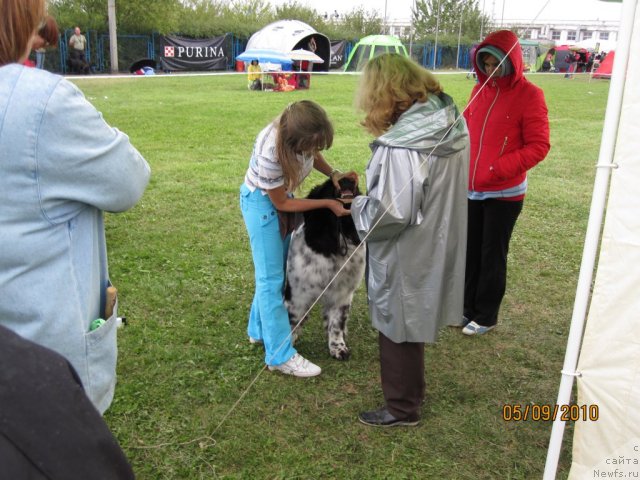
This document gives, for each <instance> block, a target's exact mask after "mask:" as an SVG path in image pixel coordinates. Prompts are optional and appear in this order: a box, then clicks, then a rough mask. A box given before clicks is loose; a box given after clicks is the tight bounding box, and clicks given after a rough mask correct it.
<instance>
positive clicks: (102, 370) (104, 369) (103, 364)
mask: <svg viewBox="0 0 640 480" xmlns="http://www.w3.org/2000/svg"><path fill="white" fill-rule="evenodd" d="M117 316H118V302H117V300H116V305H115V307H114V309H113V314H112V315H111V316H110V317H109V318H108V319H107V321H106V322H105V323H104V324H102V325H101V326H100V327H99V328H97V329H95V330H92V331H90V332H87V333H86V334H85V345H86V349H87V370H88V376H89V384H88V385H84V388H85V390H86V392H87V395H88V396H89V398H90V399H91V401H92V402H93V404H94V405H96V407H97V408H98V410H99V411H100V412H101V413H102V412H103V411H104V410H106V409H107V407H108V406H109V404H110V403H111V400H112V399H113V392H114V390H115V385H116V363H117V357H118V349H117V344H116V341H117V340H116V330H117V326H116V318H117Z"/></svg>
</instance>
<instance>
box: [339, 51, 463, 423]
mask: <svg viewBox="0 0 640 480" xmlns="http://www.w3.org/2000/svg"><path fill="white" fill-rule="evenodd" d="M357 104H358V106H359V107H360V109H362V110H363V111H364V113H365V118H364V121H363V122H362V123H363V125H364V127H365V128H366V129H367V130H368V131H369V132H370V133H372V134H374V135H378V138H376V139H375V140H374V141H373V144H372V156H371V160H370V161H369V164H368V166H367V171H366V175H367V194H366V195H363V196H358V197H356V198H355V199H354V200H353V203H352V205H351V215H352V217H353V220H354V222H355V225H356V229H357V230H358V234H359V235H360V238H361V239H364V238H365V237H366V236H367V235H368V237H367V251H368V255H369V262H368V267H369V269H368V274H367V287H368V288H367V292H368V298H369V312H370V315H371V322H372V324H373V327H374V328H375V329H377V330H378V331H379V335H378V338H379V346H380V376H381V381H382V392H383V394H384V399H385V405H384V406H382V407H381V408H379V409H378V410H373V411H368V412H362V413H361V414H360V416H359V419H360V421H361V422H362V423H365V424H367V425H372V426H395V425H416V424H417V423H418V421H419V419H420V407H421V405H422V402H423V400H424V396H425V379H424V344H425V343H427V342H428V343H432V342H435V341H436V340H437V336H438V330H439V328H440V327H442V326H444V325H451V324H455V323H459V322H460V315H461V314H462V296H463V290H464V249H465V245H466V243H465V239H466V226H467V224H466V222H467V204H466V186H467V174H468V171H469V138H468V135H467V130H466V128H465V125H464V122H463V121H462V119H460V120H458V117H459V114H458V110H457V108H456V106H455V105H454V103H453V100H452V99H451V97H449V96H448V95H446V94H445V93H444V92H443V90H442V86H441V85H440V83H439V82H438V80H437V79H436V78H435V77H434V76H433V75H432V74H431V73H430V72H428V71H427V70H425V69H424V68H422V67H420V66H419V65H418V64H416V63H415V62H413V61H412V60H410V59H408V58H405V57H404V56H402V55H398V54H384V55H380V56H378V57H375V58H373V59H371V60H369V62H368V63H367V64H366V66H365V68H364V71H363V75H362V83H361V86H360V89H359V92H358V97H357ZM456 120H458V121H457V122H456Z"/></svg>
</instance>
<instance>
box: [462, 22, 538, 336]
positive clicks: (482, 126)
mask: <svg viewBox="0 0 640 480" xmlns="http://www.w3.org/2000/svg"><path fill="white" fill-rule="evenodd" d="M473 64H474V70H475V72H476V75H477V77H478V83H477V84H476V85H475V87H474V88H473V91H472V92H471V97H470V99H469V106H468V107H467V109H466V110H465V112H464V117H465V119H466V121H467V126H468V128H469V136H470V141H471V159H470V164H469V192H468V232H467V260H466V270H465V292H464V318H463V322H464V324H465V325H464V328H463V329H462V333H464V334H466V335H482V334H484V333H486V332H488V331H490V330H491V329H493V328H494V327H495V326H496V324H497V322H498V311H499V309H500V304H501V303H502V298H503V297H504V293H505V289H506V284H507V252H508V250H509V241H510V239H511V233H512V232H513V228H514V226H515V223H516V220H517V219H518V216H519V215H520V212H521V211H522V206H523V203H524V196H525V193H526V191H527V170H529V169H530V168H533V167H534V166H535V165H537V164H538V163H539V162H540V161H542V160H543V159H544V158H545V157H546V155H547V153H548V152H549V148H550V145H549V119H548V112H547V105H546V103H545V100H544V94H543V92H542V90H541V89H540V88H538V87H537V86H535V85H533V84H532V83H531V82H529V81H528V80H527V79H526V78H524V75H523V72H524V62H523V60H522V49H521V48H520V43H519V42H518V37H516V35H515V34H514V33H513V32H511V31H509V30H499V31H497V32H493V33H491V34H490V35H489V36H487V37H486V38H485V40H484V41H483V42H481V43H480V44H479V45H478V47H477V49H476V50H475V55H474V58H473Z"/></svg>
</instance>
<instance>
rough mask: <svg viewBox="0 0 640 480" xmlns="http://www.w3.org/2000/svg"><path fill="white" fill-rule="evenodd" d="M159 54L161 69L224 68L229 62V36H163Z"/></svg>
mask: <svg viewBox="0 0 640 480" xmlns="http://www.w3.org/2000/svg"><path fill="white" fill-rule="evenodd" d="M160 55H161V57H160V65H161V68H162V70H226V69H227V66H228V65H230V64H231V36H230V35H224V36H222V37H215V38H198V39H196V38H185V37H174V36H171V35H167V36H163V37H162V46H161V50H160Z"/></svg>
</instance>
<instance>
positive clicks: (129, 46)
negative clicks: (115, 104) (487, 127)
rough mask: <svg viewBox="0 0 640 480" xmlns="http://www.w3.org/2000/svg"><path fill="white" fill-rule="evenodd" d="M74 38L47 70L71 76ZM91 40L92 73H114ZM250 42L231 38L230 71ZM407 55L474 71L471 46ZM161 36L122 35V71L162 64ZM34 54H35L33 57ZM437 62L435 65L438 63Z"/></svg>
mask: <svg viewBox="0 0 640 480" xmlns="http://www.w3.org/2000/svg"><path fill="white" fill-rule="evenodd" d="M71 35H73V30H72V29H67V30H65V31H64V32H62V33H61V34H60V37H59V42H58V46H57V48H53V49H48V50H47V52H46V55H45V62H44V68H45V69H46V70H49V71H51V72H56V73H62V74H67V73H70V68H69V65H68V62H67V58H68V55H69V38H70V37H71ZM84 35H85V37H86V38H87V48H86V51H85V56H86V59H87V62H88V63H89V66H90V68H91V72H92V73H110V72H111V55H110V51H109V48H110V40H109V35H108V34H107V33H104V32H98V31H96V30H89V31H87V32H84ZM356 43H357V40H352V41H348V42H347V45H346V47H345V61H346V60H347V59H348V57H349V53H350V52H351V50H352V49H353V47H354V46H355V44H356ZM246 44H247V39H243V38H239V37H236V36H235V35H231V51H230V54H229V58H228V62H227V66H226V69H227V70H234V69H235V58H236V57H237V56H238V55H239V54H241V53H242V52H243V51H244V50H245V47H246ZM405 47H406V49H407V51H408V52H409V51H411V57H412V58H413V59H414V60H415V61H416V62H418V63H419V64H420V65H423V66H424V67H426V68H428V69H430V70H434V69H435V70H438V69H455V68H458V69H462V70H469V69H470V68H471V64H470V59H469V52H470V50H471V45H460V47H449V46H442V45H439V46H438V47H437V48H435V49H434V45H433V44H430V43H425V44H412V45H405ZM161 48H162V42H161V35H159V34H157V33H153V34H150V35H118V70H119V71H120V72H128V71H129V67H130V66H131V65H132V64H133V63H134V62H135V61H137V60H140V59H143V58H150V59H152V60H159V59H160V58H161V56H162V52H161ZM33 55H34V54H33V53H32V56H33ZM434 59H435V61H434Z"/></svg>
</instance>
